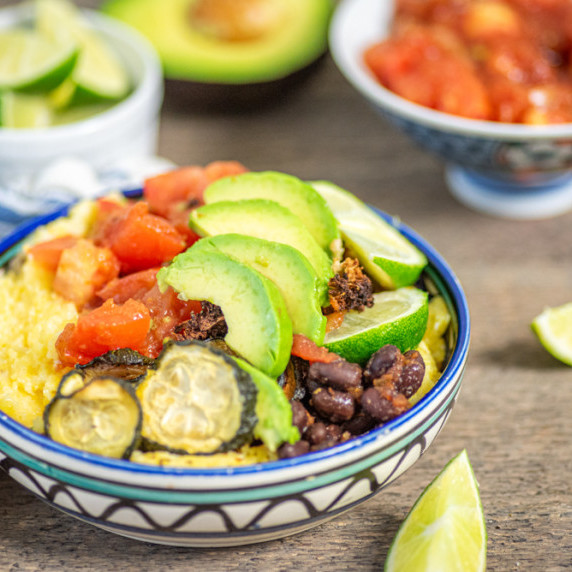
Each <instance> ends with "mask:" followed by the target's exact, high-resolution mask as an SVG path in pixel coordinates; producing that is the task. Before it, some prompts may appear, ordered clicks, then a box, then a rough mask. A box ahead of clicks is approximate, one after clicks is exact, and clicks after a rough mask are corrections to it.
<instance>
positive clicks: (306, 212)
mask: <svg viewBox="0 0 572 572" xmlns="http://www.w3.org/2000/svg"><path fill="white" fill-rule="evenodd" d="M204 199H205V202H206V203H207V204H209V203H216V202H219V201H236V200H240V199H269V200H271V201H276V202H277V203H279V204H281V205H282V206H283V207H286V208H287V209H290V210H291V211H292V212H293V213H294V214H295V215H296V216H297V217H299V218H300V220H301V221H302V222H303V223H304V224H305V225H306V228H307V229H308V230H309V231H310V233H311V235H312V236H313V237H314V238H315V239H316V242H317V243H318V244H319V245H320V246H321V247H322V248H323V249H325V250H328V251H329V250H330V245H331V244H332V241H333V240H335V239H338V238H340V233H339V231H338V223H337V221H336V219H335V217H334V215H333V213H332V211H331V210H330V208H329V207H328V204H327V203H326V201H325V200H324V198H323V197H322V196H321V195H320V193H318V191H316V190H315V189H314V188H313V187H312V186H310V185H309V184H307V183H304V182H303V181H301V180H300V179H298V178H297V177H294V176H293V175H286V174H284V173H277V172H274V171H263V172H258V173H254V172H250V173H243V174H240V175H236V176H231V177H223V178H222V179H219V180H218V181H215V182H214V183H213V184H211V185H209V186H208V187H207V189H206V190H205V194H204Z"/></svg>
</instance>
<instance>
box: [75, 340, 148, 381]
mask: <svg viewBox="0 0 572 572" xmlns="http://www.w3.org/2000/svg"><path fill="white" fill-rule="evenodd" d="M153 367H155V360H154V359H152V358H148V357H146V356H144V355H141V354H140V353H139V352H137V351H135V350H131V349H129V348H121V349H118V350H112V351H110V352H107V353H104V354H103V355H100V356H98V357H96V358H94V359H92V360H91V361H90V362H89V363H86V364H85V365H76V369H79V370H81V372H82V375H83V377H84V379H85V380H86V382H87V381H88V380H90V379H92V378H93V377H101V376H111V377H118V378H121V379H125V380H128V381H134V380H136V379H137V378H138V377H141V376H142V375H144V374H145V373H147V370H148V369H149V368H153Z"/></svg>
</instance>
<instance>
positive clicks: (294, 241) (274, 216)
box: [190, 199, 333, 291]
mask: <svg viewBox="0 0 572 572" xmlns="http://www.w3.org/2000/svg"><path fill="white" fill-rule="evenodd" d="M190 224H191V226H192V227H193V229H194V230H195V231H196V232H197V233H198V234H200V235H201V236H214V235H217V234H227V233H236V234H246V235H248V236H254V237H257V238H263V239H265V240H272V241H274V242H281V243H283V244H289V245H290V246H292V247H294V248H296V249H297V250H299V251H300V252H301V253H302V254H303V255H304V256H305V257H306V258H307V259H308V261H309V262H310V264H311V265H312V267H313V268H314V270H315V272H316V274H317V276H318V279H319V280H320V283H321V284H320V287H321V288H323V290H324V291H325V290H326V288H327V282H328V280H329V279H330V278H331V277H332V276H333V271H332V261H331V260H330V258H329V256H328V255H327V254H326V252H325V251H324V250H323V249H322V248H321V247H320V245H319V244H318V243H317V242H316V241H315V240H314V237H313V236H312V235H311V234H310V232H309V231H308V229H307V228H306V226H305V225H304V223H303V222H302V221H301V220H300V219H299V218H298V217H297V216H296V215H295V214H294V213H292V211H290V210H289V209H287V208H285V207H283V206H282V205H279V204H278V203H277V202H275V201H269V200H266V199H245V200H240V201H220V202H218V203H212V204H210V205H203V206H202V207H199V208H198V209H195V210H193V211H192V212H191V218H190Z"/></svg>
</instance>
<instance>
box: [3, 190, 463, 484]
mask: <svg viewBox="0 0 572 572" xmlns="http://www.w3.org/2000/svg"><path fill="white" fill-rule="evenodd" d="M123 194H124V195H125V196H126V197H128V198H138V197H139V196H141V189H131V190H128V191H124V193H123ZM71 206H73V203H72V204H70V205H67V206H65V207H62V208H58V209H57V210H55V211H53V212H51V213H48V214H45V215H42V216H39V217H36V218H33V219H30V220H29V221H28V222H26V223H24V224H22V225H21V226H19V227H17V228H16V229H15V230H14V231H13V232H12V233H10V234H9V235H7V236H6V237H4V238H3V239H2V240H0V267H3V266H4V265H5V264H6V263H7V262H8V261H9V260H10V259H11V258H12V257H13V256H14V255H15V254H16V253H17V252H18V251H19V250H20V248H21V246H22V243H23V242H24V241H25V239H26V237H27V236H28V235H29V234H30V233H31V232H32V231H34V230H35V229H36V228H38V227H39V226H41V225H44V224H47V223H49V222H51V221H53V220H54V219H56V218H59V217H61V216H65V215H66V214H67V213H68V211H69V208H70V207H71ZM372 208H373V210H374V211H375V212H376V213H377V214H378V215H379V216H381V217H382V218H383V219H384V220H386V221H387V222H389V223H390V224H392V225H393V226H395V227H396V228H397V229H398V230H399V231H400V232H401V233H402V234H403V235H404V236H405V237H406V238H407V239H408V240H410V241H411V242H412V243H413V244H414V245H415V246H416V247H417V248H419V249H420V250H421V251H422V252H423V253H424V254H425V255H426V256H427V259H428V261H429V266H430V267H432V268H433V269H434V271H435V272H436V274H437V276H438V277H439V279H440V281H442V286H443V287H444V288H445V289H446V291H447V294H448V295H449V296H450V301H451V303H452V305H453V307H454V311H455V313H456V316H457V323H458V332H457V341H456V344H455V348H454V350H453V352H452V354H451V356H450V359H449V362H448V364H447V366H446V367H445V370H444V372H443V373H442V374H441V377H440V378H439V381H438V382H437V384H436V385H435V386H434V387H433V389H432V390H431V391H430V392H429V393H428V394H427V395H425V396H424V397H423V398H422V399H421V400H419V402H418V403H416V404H415V405H414V406H413V407H412V408H411V409H409V410H408V411H406V412H405V413H403V414H401V415H400V416H399V417H397V418H395V419H393V420H392V421H389V422H388V423H385V424H384V425H383V426H381V427H379V428H377V429H373V430H371V431H369V432H368V433H365V434H364V435H360V436H359V437H355V438H353V439H350V440H349V441H346V442H345V443H342V444H340V445H336V446H334V447H331V448H329V449H323V450H321V451H316V452H313V453H307V454H306V455H302V456H300V457H295V458H293V459H279V460H277V461H268V462H265V463H258V464H253V465H245V466H239V467H220V468H219V467H216V468H202V469H201V468H186V467H161V466H154V465H143V464H139V463H134V462H132V461H128V460H125V459H110V458H106V457H102V456H99V455H94V454H91V453H86V452H84V451H80V450H77V449H72V448H71V447H67V446H65V445H62V444H60V443H57V442H55V441H52V440H51V439H49V438H48V437H46V436H45V435H41V434H39V433H36V432H34V431H32V430H31V429H28V428H27V427H25V426H24V425H22V424H21V423H19V422H18V421H15V420H14V419H12V418H10V417H9V416H8V415H7V414H6V413H4V412H2V411H0V426H2V425H3V426H5V427H6V428H7V429H9V430H10V431H12V432H13V433H15V434H16V435H18V436H19V437H20V438H22V439H27V440H29V441H31V442H33V443H34V444H36V445H39V446H42V447H44V448H46V449H47V450H49V451H51V452H53V453H56V454H58V455H63V456H67V457H70V458H72V459H74V460H77V461H80V462H86V461H89V462H91V463H93V464H94V465H98V466H101V467H105V468H107V469H120V470H122V471H128V472H134V473H138V474H149V475H155V476H165V475H181V476H189V477H191V476H196V477H208V476H210V477H215V476H216V477H228V478H230V477H232V476H233V475H237V476H238V475H242V476H244V475H248V474H260V473H262V472H265V471H268V472H271V471H276V470H280V469H285V468H291V467H297V466H302V465H307V464H310V463H313V462H316V461H321V460H325V459H331V458H333V457H337V456H341V455H344V454H345V453H346V452H351V451H355V450H357V449H359V448H360V447H362V446H363V445H367V444H369V443H372V442H373V441H375V440H376V439H378V438H380V437H384V436H387V435H389V434H391V433H392V432H393V431H395V430H396V429H398V428H399V427H401V426H402V425H404V424H405V423H407V422H408V421H409V420H410V419H412V418H413V417H416V416H417V415H418V414H420V413H421V412H422V411H423V410H425V409H428V408H430V407H431V405H432V403H433V402H435V401H437V400H438V399H439V398H440V397H441V395H442V394H443V393H444V392H446V391H447V389H448V388H449V385H450V384H451V383H453V382H455V380H456V378H457V377H458V376H459V375H461V374H462V371H463V367H464V364H465V361H466V357H467V353H468V350H469V339H470V315H469V307H468V303H467V299H466V297H465V294H464V292H463V288H462V286H461V283H460V281H459V279H458V278H457V276H456V275H455V274H454V272H453V271H452V270H451V268H450V267H449V265H448V264H447V262H446V261H445V259H444V258H443V257H442V256H441V255H440V254H439V253H438V252H437V251H436V250H435V249H434V248H433V247H432V246H431V245H430V244H429V243H428V242H426V241H425V240H424V239H423V238H422V237H421V236H420V235H419V234H417V233H416V232H415V231H414V230H412V229H411V228H409V227H408V226H407V225H405V224H403V223H402V222H401V221H399V220H396V219H395V218H393V217H392V216H390V215H388V214H387V213H384V212H383V211H381V210H379V209H377V208H375V207H372Z"/></svg>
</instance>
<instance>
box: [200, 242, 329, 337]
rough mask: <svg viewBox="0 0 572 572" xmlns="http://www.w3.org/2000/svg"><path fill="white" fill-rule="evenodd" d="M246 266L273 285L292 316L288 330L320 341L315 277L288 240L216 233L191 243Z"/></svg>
mask: <svg viewBox="0 0 572 572" xmlns="http://www.w3.org/2000/svg"><path fill="white" fill-rule="evenodd" d="M193 248H195V249H209V248H210V249H214V250H216V251H219V252H223V253H224V254H227V255H229V256H232V257H233V258H236V259H237V260H238V261H239V262H242V263H243V264H246V265H247V266H250V268H253V269H254V270H256V271H257V272H260V274H262V275H263V276H266V278H268V279H269V280H272V282H273V283H274V284H275V285H276V287H277V288H278V290H279V291H280V293H281V294H282V297H283V298H284V302H285V303H286V309H287V310H288V315H289V316H290V319H291V320H292V331H293V333H295V334H304V335H305V336H306V337H307V338H309V339H311V340H312V341H314V342H316V343H317V344H318V345H322V343H323V342H324V335H325V331H326V317H325V316H324V315H323V314H322V308H321V296H320V288H319V281H318V277H317V276H316V273H315V272H314V269H313V268H312V265H311V264H310V263H309V262H308V259H307V258H306V257H305V256H304V255H303V254H302V253H301V252H300V251H299V250H296V249H295V248H293V247H291V246H289V245H288V244H281V243H279V242H273V241H270V240H264V239H262V238H255V237H253V236H246V235H244V234H219V235H218V236H211V237H207V238H203V239H202V240H199V241H198V242H196V243H195V246H194V247H193Z"/></svg>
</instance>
